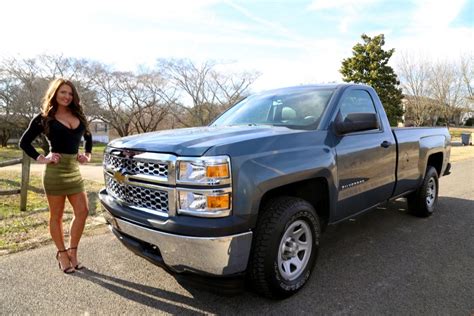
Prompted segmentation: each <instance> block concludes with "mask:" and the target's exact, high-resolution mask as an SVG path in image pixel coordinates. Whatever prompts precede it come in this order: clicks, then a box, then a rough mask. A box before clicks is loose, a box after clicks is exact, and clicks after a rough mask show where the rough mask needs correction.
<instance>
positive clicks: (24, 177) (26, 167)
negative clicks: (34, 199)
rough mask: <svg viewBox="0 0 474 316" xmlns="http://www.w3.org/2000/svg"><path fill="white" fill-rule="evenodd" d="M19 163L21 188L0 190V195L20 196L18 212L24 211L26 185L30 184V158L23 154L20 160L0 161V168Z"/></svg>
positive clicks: (26, 192)
mask: <svg viewBox="0 0 474 316" xmlns="http://www.w3.org/2000/svg"><path fill="white" fill-rule="evenodd" d="M20 163H21V186H20V188H19V189H13V190H0V195H12V194H20V211H22V212H24V211H26V199H27V196H28V184H29V182H30V157H28V155H26V154H25V153H24V152H23V157H22V158H16V159H12V160H7V161H0V168H1V167H7V166H13V165H16V164H20Z"/></svg>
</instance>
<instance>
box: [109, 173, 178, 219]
mask: <svg viewBox="0 0 474 316" xmlns="http://www.w3.org/2000/svg"><path fill="white" fill-rule="evenodd" d="M104 175H105V185H106V188H107V192H108V193H110V194H111V195H112V196H113V197H115V198H116V199H117V200H119V201H120V202H121V203H122V204H125V205H127V206H129V207H131V208H134V209H136V210H139V211H144V212H148V213H152V214H155V215H159V216H163V217H168V216H174V215H175V214H176V193H175V192H176V191H175V189H173V188H168V187H164V186H159V185H155V184H148V183H141V182H135V181H133V180H132V179H131V178H130V176H129V175H125V176H124V178H123V180H121V181H118V180H116V179H115V178H114V176H113V174H111V173H110V172H105V173H104Z"/></svg>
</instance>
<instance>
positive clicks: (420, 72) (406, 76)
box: [398, 53, 442, 126]
mask: <svg viewBox="0 0 474 316" xmlns="http://www.w3.org/2000/svg"><path fill="white" fill-rule="evenodd" d="M431 68H432V66H431V63H430V62H429V61H428V60H427V59H426V58H415V57H414V56H413V55H408V54H406V53H404V54H402V56H401V58H400V62H399V63H398V75H399V77H400V81H401V82H402V84H401V86H402V88H403V91H404V93H405V98H404V104H405V123H409V124H413V125H414V126H424V125H428V124H433V125H435V124H436V121H437V120H438V118H439V117H441V116H442V115H440V110H441V109H442V105H441V104H440V103H439V102H438V101H437V100H436V99H434V98H432V95H431V88H430V80H431V79H430V78H431V74H432V71H431Z"/></svg>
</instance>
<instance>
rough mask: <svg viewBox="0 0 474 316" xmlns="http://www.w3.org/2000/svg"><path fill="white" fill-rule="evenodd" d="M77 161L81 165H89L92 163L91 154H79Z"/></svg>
mask: <svg viewBox="0 0 474 316" xmlns="http://www.w3.org/2000/svg"><path fill="white" fill-rule="evenodd" d="M77 161H79V163H87V162H89V161H91V153H85V154H77Z"/></svg>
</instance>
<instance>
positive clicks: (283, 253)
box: [278, 220, 313, 281]
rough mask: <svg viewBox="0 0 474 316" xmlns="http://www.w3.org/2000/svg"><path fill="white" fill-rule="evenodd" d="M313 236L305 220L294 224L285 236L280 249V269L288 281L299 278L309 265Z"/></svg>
mask: <svg viewBox="0 0 474 316" xmlns="http://www.w3.org/2000/svg"><path fill="white" fill-rule="evenodd" d="M312 244H313V235H312V232H311V228H310V226H309V225H308V224H307V223H306V222H305V221H303V220H297V221H295V222H293V223H292V224H291V225H290V226H289V227H288V228H287V229H286V231H285V233H284V234H283V237H282V239H281V241H280V247H279V249H278V269H279V271H280V274H281V276H282V277H283V279H285V280H286V281H292V280H294V279H296V278H298V277H299V276H300V275H301V273H302V272H303V271H304V270H305V268H306V266H307V265H308V261H309V258H310V256H311V250H312Z"/></svg>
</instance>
